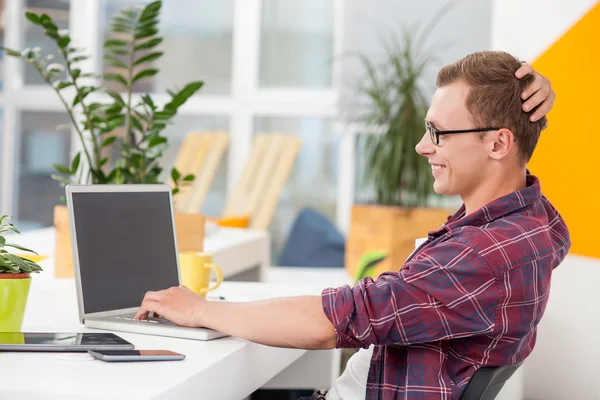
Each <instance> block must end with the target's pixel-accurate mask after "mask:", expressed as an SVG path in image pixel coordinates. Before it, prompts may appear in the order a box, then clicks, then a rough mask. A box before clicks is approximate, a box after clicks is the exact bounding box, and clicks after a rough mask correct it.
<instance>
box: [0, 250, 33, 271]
mask: <svg viewBox="0 0 600 400" xmlns="http://www.w3.org/2000/svg"><path fill="white" fill-rule="evenodd" d="M4 258H6V259H7V260H9V261H11V262H12V263H13V264H15V265H16V266H17V267H18V269H19V270H21V271H23V272H30V271H31V268H30V267H29V265H28V264H27V263H26V262H25V260H23V259H22V258H21V257H19V256H16V255H14V254H4Z"/></svg>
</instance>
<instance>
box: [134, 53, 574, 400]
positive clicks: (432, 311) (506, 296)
mask: <svg viewBox="0 0 600 400" xmlns="http://www.w3.org/2000/svg"><path fill="white" fill-rule="evenodd" d="M515 71H517V72H515ZM527 73H529V74H527ZM515 75H517V76H515ZM523 75H526V76H524V77H522V76H523ZM518 77H522V78H521V79H518ZM437 86H438V89H437V91H436V93H435V94H434V96H433V99H432V103H431V107H430V109H429V111H428V113H427V118H426V121H425V124H426V132H425V134H424V136H423V139H422V140H421V142H420V143H419V144H418V145H417V146H416V151H417V152H418V153H419V154H421V155H422V156H424V157H427V158H428V160H429V162H430V164H431V166H432V173H433V175H434V177H435V183H434V189H435V191H436V192H437V193H440V194H447V195H459V196H460V197H461V199H462V200H463V203H464V204H463V206H462V207H461V209H460V210H459V211H457V213H456V214H454V215H453V216H451V217H450V218H449V219H448V221H447V222H446V223H445V224H444V225H443V226H442V227H441V228H439V229H438V230H436V231H432V232H430V233H429V235H428V237H427V240H426V241H425V243H424V244H423V245H422V246H420V247H419V249H417V250H416V251H415V252H414V254H413V255H411V256H410V257H409V259H408V260H407V261H406V262H405V264H404V265H403V266H398V268H399V272H387V273H384V274H382V275H381V276H379V277H378V278H377V279H376V280H373V279H371V278H365V279H363V280H362V281H360V282H358V283H357V284H356V285H355V286H354V287H350V286H343V287H340V288H330V289H326V290H324V291H323V293H322V296H320V297H319V296H305V297H293V298H280V299H274V300H269V301H260V302H250V303H233V304H232V303H218V302H206V301H204V299H202V298H201V297H198V296H196V295H195V294H194V293H192V292H191V291H190V290H188V289H187V288H183V287H179V288H170V289H168V290H163V291H159V292H149V293H148V294H147V295H146V296H145V298H144V301H143V303H142V305H141V308H140V310H139V311H138V313H137V315H136V317H137V318H145V317H147V315H148V313H149V312H155V313H158V314H160V315H163V316H165V317H166V318H168V319H170V320H172V321H173V322H175V323H178V324H181V325H186V326H206V327H209V328H213V329H216V330H219V331H222V332H225V333H228V334H230V335H233V336H237V337H241V338H244V339H247V340H250V341H254V342H258V343H262V344H266V345H271V346H280V347H295V348H304V349H331V348H334V347H352V348H363V350H361V351H359V352H358V353H357V354H356V355H355V356H353V357H352V359H351V360H350V362H349V366H348V368H347V370H346V371H345V372H344V374H343V375H342V377H340V379H339V380H338V382H337V383H336V386H335V387H334V388H333V389H332V390H331V391H330V393H329V394H328V395H327V398H334V399H335V398H343V399H347V398H365V397H366V398H368V399H375V398H377V399H397V398H398V399H399V398H402V399H457V398H458V397H459V396H460V394H461V393H462V391H463V390H464V388H465V386H466V384H467V383H468V381H469V379H470V378H471V376H472V375H473V374H474V373H475V371H476V370H477V369H478V368H479V367H481V366H484V365H492V366H494V365H508V364H514V363H517V362H519V361H521V360H523V359H525V358H526V357H527V356H528V355H529V354H530V353H531V351H532V349H533V346H534V344H535V335H536V326H537V324H538V323H539V321H540V318H541V317H542V315H543V312H544V308H545V305H546V302H547V299H548V294H549V288H550V276H551V273H552V269H553V268H555V267H556V266H557V265H558V264H560V262H561V261H562V260H563V259H564V257H565V256H566V254H567V252H568V249H569V247H570V238H569V233H568V230H567V227H566V225H565V223H564V221H563V220H562V218H561V217H560V215H559V214H558V213H557V211H556V210H555V209H554V208H553V207H552V205H551V204H550V202H549V201H548V200H547V199H546V198H545V197H544V196H543V195H542V194H541V189H540V184H539V181H538V180H537V178H536V177H534V176H533V175H530V174H529V171H528V170H527V169H526V163H527V161H528V160H529V158H530V157H531V155H532V153H533V150H534V149H535V146H536V143H537V140H538V138H539V135H540V132H541V130H542V129H543V128H544V127H545V126H546V118H545V117H543V115H544V114H545V113H546V112H547V111H548V110H549V109H550V107H551V105H552V102H553V100H554V98H553V97H554V94H553V92H552V91H551V90H550V85H549V82H547V80H545V79H543V78H541V77H539V76H538V79H535V78H534V76H533V70H532V69H531V67H529V66H527V65H525V66H521V64H520V63H519V61H518V60H517V59H515V58H514V57H512V56H510V55H508V54H506V53H502V52H482V53H475V54H471V55H469V56H467V57H465V58H464V59H462V60H460V61H458V62H457V63H455V64H452V65H449V66H446V67H444V68H442V70H441V71H440V72H439V74H438V79H437ZM532 93H534V94H533V95H532ZM521 96H522V97H523V98H527V99H528V100H527V101H526V102H525V103H524V102H523V100H522V98H521ZM532 109H533V110H534V111H533V114H530V112H531V111H530V110H532ZM400 267H401V269H400Z"/></svg>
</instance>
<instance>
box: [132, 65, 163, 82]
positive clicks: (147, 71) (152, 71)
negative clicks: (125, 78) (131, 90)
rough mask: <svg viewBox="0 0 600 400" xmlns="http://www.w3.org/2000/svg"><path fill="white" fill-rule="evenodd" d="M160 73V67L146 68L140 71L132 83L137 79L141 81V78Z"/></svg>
mask: <svg viewBox="0 0 600 400" xmlns="http://www.w3.org/2000/svg"><path fill="white" fill-rule="evenodd" d="M157 73H158V69H156V68H150V69H145V70H143V71H140V72H138V73H137V74H136V75H135V76H134V77H133V79H132V80H131V83H132V84H133V83H136V82H137V81H139V80H140V79H144V78H148V77H151V76H154V75H156V74H157Z"/></svg>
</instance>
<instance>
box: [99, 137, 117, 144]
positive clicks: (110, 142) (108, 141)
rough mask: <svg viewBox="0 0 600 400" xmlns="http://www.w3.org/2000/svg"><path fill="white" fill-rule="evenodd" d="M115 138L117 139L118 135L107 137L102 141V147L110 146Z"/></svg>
mask: <svg viewBox="0 0 600 400" xmlns="http://www.w3.org/2000/svg"><path fill="white" fill-rule="evenodd" d="M115 140H117V137H116V136H111V137H107V138H106V139H104V140H103V141H102V147H106V146H110V145H111V144H113V143H114V141H115Z"/></svg>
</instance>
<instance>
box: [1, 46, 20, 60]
mask: <svg viewBox="0 0 600 400" xmlns="http://www.w3.org/2000/svg"><path fill="white" fill-rule="evenodd" d="M0 49H2V50H4V51H5V52H6V54H8V55H9V56H11V57H19V58H21V53H22V52H20V51H16V50H12V49H9V48H8V47H4V46H2V47H0Z"/></svg>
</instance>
